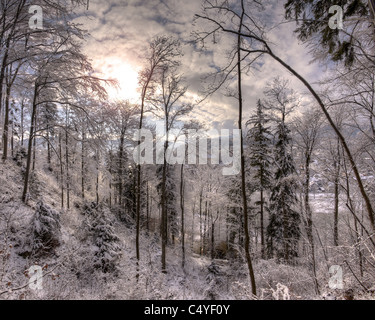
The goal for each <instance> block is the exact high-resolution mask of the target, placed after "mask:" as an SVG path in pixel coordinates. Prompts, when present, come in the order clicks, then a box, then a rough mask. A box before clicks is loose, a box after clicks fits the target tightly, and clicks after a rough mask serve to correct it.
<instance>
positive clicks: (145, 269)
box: [0, 161, 353, 300]
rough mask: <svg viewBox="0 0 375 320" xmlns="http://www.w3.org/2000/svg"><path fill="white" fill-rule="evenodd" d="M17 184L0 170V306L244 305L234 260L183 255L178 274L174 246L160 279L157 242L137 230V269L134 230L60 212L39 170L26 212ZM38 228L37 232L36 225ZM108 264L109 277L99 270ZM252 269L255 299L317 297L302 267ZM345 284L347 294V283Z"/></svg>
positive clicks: (271, 264) (321, 269)
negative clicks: (40, 302)
mask: <svg viewBox="0 0 375 320" xmlns="http://www.w3.org/2000/svg"><path fill="white" fill-rule="evenodd" d="M22 182H23V181H22V167H19V166H17V165H16V164H15V163H13V162H11V161H9V162H8V163H7V164H6V169H5V165H4V164H0V213H1V220H0V235H1V242H0V246H1V248H0V299H129V300H132V299H156V300H158V299H162V300H165V299H171V300H176V299H184V300H185V299H250V298H252V296H251V293H250V292H251V290H250V284H249V278H248V272H247V266H246V264H245V263H244V259H241V253H240V254H239V256H238V259H237V260H234V261H232V262H231V263H230V262H229V261H228V260H214V261H211V259H210V258H208V257H204V256H199V255H197V254H196V253H192V252H190V248H188V247H187V248H186V250H187V252H186V262H185V268H184V269H183V268H182V267H181V261H182V253H181V252H182V250H181V247H180V244H179V243H176V245H175V246H174V247H172V246H168V247H167V271H168V272H167V273H166V274H163V273H161V271H160V270H161V247H160V242H161V241H160V238H159V235H158V234H156V233H152V232H151V233H147V232H146V231H145V230H142V234H141V237H140V238H141V242H140V253H141V257H140V261H139V263H138V261H137V259H136V251H135V235H136V233H135V230H134V226H131V225H129V224H124V223H122V222H120V221H119V220H118V219H117V218H116V215H115V214H111V212H110V211H109V209H108V208H105V207H101V209H100V210H101V211H100V210H99V209H98V210H99V211H100V212H103V211H105V216H106V217H105V218H103V219H104V220H103V219H101V220H100V221H99V220H97V219H92V217H90V218H89V220H88V216H87V215H85V214H83V213H82V212H83V211H84V210H85V209H84V206H85V204H83V203H82V202H81V201H80V199H79V198H78V197H76V196H74V195H72V204H73V205H72V206H71V209H69V210H67V209H66V208H65V209H60V199H59V185H58V181H57V179H56V178H55V177H54V176H53V174H52V173H51V172H48V171H45V170H40V169H39V170H37V171H36V173H35V175H34V184H37V188H36V190H35V189H34V190H33V189H32V190H31V192H30V195H29V199H28V204H27V205H24V204H23V203H22V202H21V201H20V199H21V192H22ZM34 187H35V186H34ZM77 204H78V205H77ZM94 207H95V205H94ZM99 207H100V206H99ZM95 210H96V209H95ZM90 215H92V212H91V213H90V214H89V216H90ZM101 217H102V216H101ZM55 218H56V219H55ZM35 219H37V220H35ZM40 221H42V222H43V224H44V225H39V223H40ZM46 226H47V229H48V230H49V228H50V227H53V228H54V229H53V228H52V229H53V230H54V231H53V233H50V234H49V233H48V232H47V233H43V232H44V231H43V230H44V229H43V228H44V227H46ZM85 226H86V227H85ZM87 226H89V227H87ZM103 228H104V229H103ZM38 230H39V231H38ZM322 236H323V237H324V235H322ZM98 239H99V240H98ZM108 239H111V241H112V240H114V243H115V245H114V246H112V245H110V246H109V247H108V244H107V243H104V244H103V241H104V242H106V241H107V240H108ZM30 241H32V242H31V243H30ZM51 241H52V242H51ZM30 244H33V245H34V246H35V245H36V244H37V245H38V246H39V248H42V247H44V249H45V251H46V252H45V254H36V252H39V253H40V250H37V249H38V248H31V249H30ZM52 247H53V250H50V249H51V248H52ZM324 249H325V250H329V248H318V249H317V254H318V260H319V261H324ZM342 250H343V249H342ZM108 252H109V253H110V254H109V255H108ZM340 254H342V255H344V253H342V252H341V253H340V252H337V254H336V255H332V254H331V255H330V256H334V257H337V261H339V260H340V259H339V257H340ZM242 255H243V253H242ZM345 256H348V254H347V253H345ZM103 261H104V262H103ZM337 261H326V262H325V263H322V262H321V263H320V264H318V266H317V270H318V278H319V281H320V283H323V284H324V283H328V276H329V274H328V272H327V266H328V265H329V264H332V263H337ZM111 263H113V265H115V269H116V272H113V270H112V269H111V268H112V267H108V268H107V267H106V266H107V265H111ZM33 265H39V266H41V267H42V268H43V274H44V277H43V290H39V291H37V290H31V289H30V288H29V286H28V281H29V279H30V277H31V276H32V275H30V274H28V269H29V268H30V267H31V266H33ZM254 269H255V274H256V282H257V285H258V293H259V296H258V298H260V299H320V298H321V297H322V296H321V295H317V294H316V292H315V290H314V285H313V282H312V276H311V272H310V271H309V267H308V263H307V261H300V263H299V264H298V266H290V265H283V264H280V263H276V262H275V261H274V260H267V261H266V260H259V259H257V260H256V261H255V263H254ZM345 281H347V284H348V286H353V281H352V279H351V278H350V277H347V278H346V279H345ZM325 289H326V288H325V287H324V286H323V287H322V288H321V291H322V294H323V293H324V292H326V291H327V292H328V290H325ZM333 294H336V293H333Z"/></svg>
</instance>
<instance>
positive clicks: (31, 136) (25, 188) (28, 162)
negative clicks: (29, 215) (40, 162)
mask: <svg viewBox="0 0 375 320" xmlns="http://www.w3.org/2000/svg"><path fill="white" fill-rule="evenodd" d="M37 96H38V86H37V84H35V87H34V98H33V105H32V112H31V121H30V133H29V141H28V147H27V160H26V171H25V181H24V185H23V192H22V202H24V203H26V196H27V191H28V186H29V176H30V167H31V152H32V144H33V140H34V131H35V114H36V101H37Z"/></svg>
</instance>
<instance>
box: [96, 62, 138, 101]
mask: <svg viewBox="0 0 375 320" xmlns="http://www.w3.org/2000/svg"><path fill="white" fill-rule="evenodd" d="M102 73H103V74H104V75H105V77H106V78H107V79H108V78H110V79H114V80H117V81H118V88H113V87H107V88H106V89H107V92H108V95H109V98H110V99H113V100H129V101H131V102H136V101H137V100H138V98H139V92H138V91H137V89H138V71H137V70H136V68H134V67H133V66H131V65H129V64H127V63H125V62H123V61H119V60H115V61H113V60H111V61H110V62H109V63H107V64H105V65H104V67H103V68H102Z"/></svg>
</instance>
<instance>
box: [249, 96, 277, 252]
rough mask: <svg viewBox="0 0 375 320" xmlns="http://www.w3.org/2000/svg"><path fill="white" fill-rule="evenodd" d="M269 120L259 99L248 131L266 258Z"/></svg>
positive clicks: (262, 243)
mask: <svg viewBox="0 0 375 320" xmlns="http://www.w3.org/2000/svg"><path fill="white" fill-rule="evenodd" d="M268 122H269V119H267V116H266V114H265V113H264V106H263V104H262V102H261V101H260V100H258V103H257V111H256V113H255V114H254V115H253V116H252V117H251V118H250V120H249V121H248V122H247V125H248V126H252V127H251V128H250V129H249V131H248V135H247V138H248V142H249V146H250V166H251V167H252V168H254V169H255V171H254V174H253V180H254V182H255V184H254V185H253V189H254V191H259V192H260V199H259V201H257V202H256V203H255V205H256V206H257V207H258V208H259V211H258V212H257V213H256V214H257V215H259V216H260V233H261V246H262V258H265V239H264V212H265V210H266V209H267V207H266V206H267V203H266V199H265V196H264V192H265V191H266V190H269V188H270V186H271V181H272V169H271V165H272V163H271V161H272V158H271V146H272V140H271V136H272V134H271V132H270V130H269V127H267V123H268Z"/></svg>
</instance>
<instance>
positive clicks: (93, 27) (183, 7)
mask: <svg viewBox="0 0 375 320" xmlns="http://www.w3.org/2000/svg"><path fill="white" fill-rule="evenodd" d="M202 2H203V0H107V1H100V0H90V6H89V10H88V11H86V12H85V16H84V17H81V18H79V22H81V23H83V24H84V28H85V29H87V30H88V31H89V33H90V34H91V37H90V38H89V39H88V42H87V43H86V44H85V53H86V54H87V55H88V56H89V57H90V59H92V63H93V66H94V68H95V69H96V70H97V71H98V73H100V74H101V75H102V76H105V77H107V78H109V77H115V78H117V79H118V80H119V81H120V85H121V86H122V88H121V91H120V92H118V93H116V92H113V91H111V92H110V95H111V96H112V97H123V98H128V99H136V97H137V92H136V86H137V72H138V71H139V70H140V69H141V68H142V67H143V63H144V60H145V56H146V54H147V48H148V44H149V42H150V41H151V39H152V38H153V37H155V36H157V35H173V36H175V37H178V38H179V39H181V42H182V43H183V53H184V56H183V58H182V67H181V73H182V74H183V75H184V77H185V78H186V82H187V84H188V85H189V92H188V96H189V97H192V98H196V97H198V94H199V91H200V90H201V89H202V85H203V84H202V81H201V78H202V77H203V76H204V75H205V74H206V73H207V72H210V71H212V70H213V67H214V66H220V65H221V66H223V65H225V54H224V53H225V49H224V48H222V46H219V45H216V46H213V47H212V49H214V50H212V51H209V52H201V51H199V50H197V49H196V48H194V46H192V45H191V44H189V41H190V40H192V37H191V33H192V31H194V30H196V28H197V26H194V25H193V18H194V14H196V13H201V8H202ZM266 2H269V4H268V5H267V10H266V14H265V16H266V18H265V19H267V20H269V21H267V22H269V23H272V24H277V23H278V22H281V21H283V4H284V1H277V0H273V1H266ZM294 27H295V25H294V23H285V24H282V25H280V26H278V27H276V28H275V29H273V30H272V32H271V33H270V34H269V35H268V37H269V40H270V41H271V42H272V44H273V45H272V48H273V50H274V51H275V52H276V53H277V54H278V55H279V56H280V57H282V58H283V59H284V60H285V61H286V62H287V63H289V64H290V65H291V66H293V67H294V68H295V69H296V70H297V71H298V72H300V73H301V74H302V75H303V76H305V77H306V78H307V79H308V80H310V81H316V80H318V75H320V74H321V72H319V71H321V70H320V69H319V66H317V65H316V64H310V63H309V61H310V60H311V57H310V56H309V55H308V50H307V49H306V48H305V47H304V46H303V45H302V44H299V43H298V40H297V39H296V38H295V36H294V35H293V29H294ZM278 75H280V76H283V77H287V78H290V79H291V81H292V82H291V84H292V87H293V88H294V89H296V90H297V91H299V92H301V93H303V92H305V89H304V88H303V87H302V86H301V85H300V84H299V83H298V81H296V80H294V79H293V78H292V77H290V76H289V75H288V73H286V72H285V71H284V70H283V69H282V67H280V66H279V65H278V64H277V63H276V62H274V61H272V60H271V59H269V58H265V60H264V64H263V66H262V67H261V68H260V70H259V71H254V72H252V73H251V74H249V75H248V76H247V77H246V78H245V79H244V88H243V90H244V93H245V97H244V99H245V106H246V107H245V115H244V116H245V117H248V116H249V115H250V113H251V112H252V110H254V107H255V104H256V101H257V99H259V98H262V95H263V89H264V87H265V85H266V83H267V82H268V81H270V80H272V78H274V77H275V76H278ZM223 93H224V92H219V93H217V94H215V95H214V96H213V97H212V98H210V99H209V100H207V101H206V102H204V103H203V104H201V105H199V106H197V107H196V108H195V110H194V112H193V115H192V116H193V117H195V118H197V119H199V120H201V121H204V122H205V123H206V124H207V125H208V126H210V127H215V128H217V129H224V128H229V129H230V128H233V127H234V126H236V122H237V117H238V112H237V109H238V106H237V102H236V100H235V99H233V98H228V97H225V96H224V95H223Z"/></svg>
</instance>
